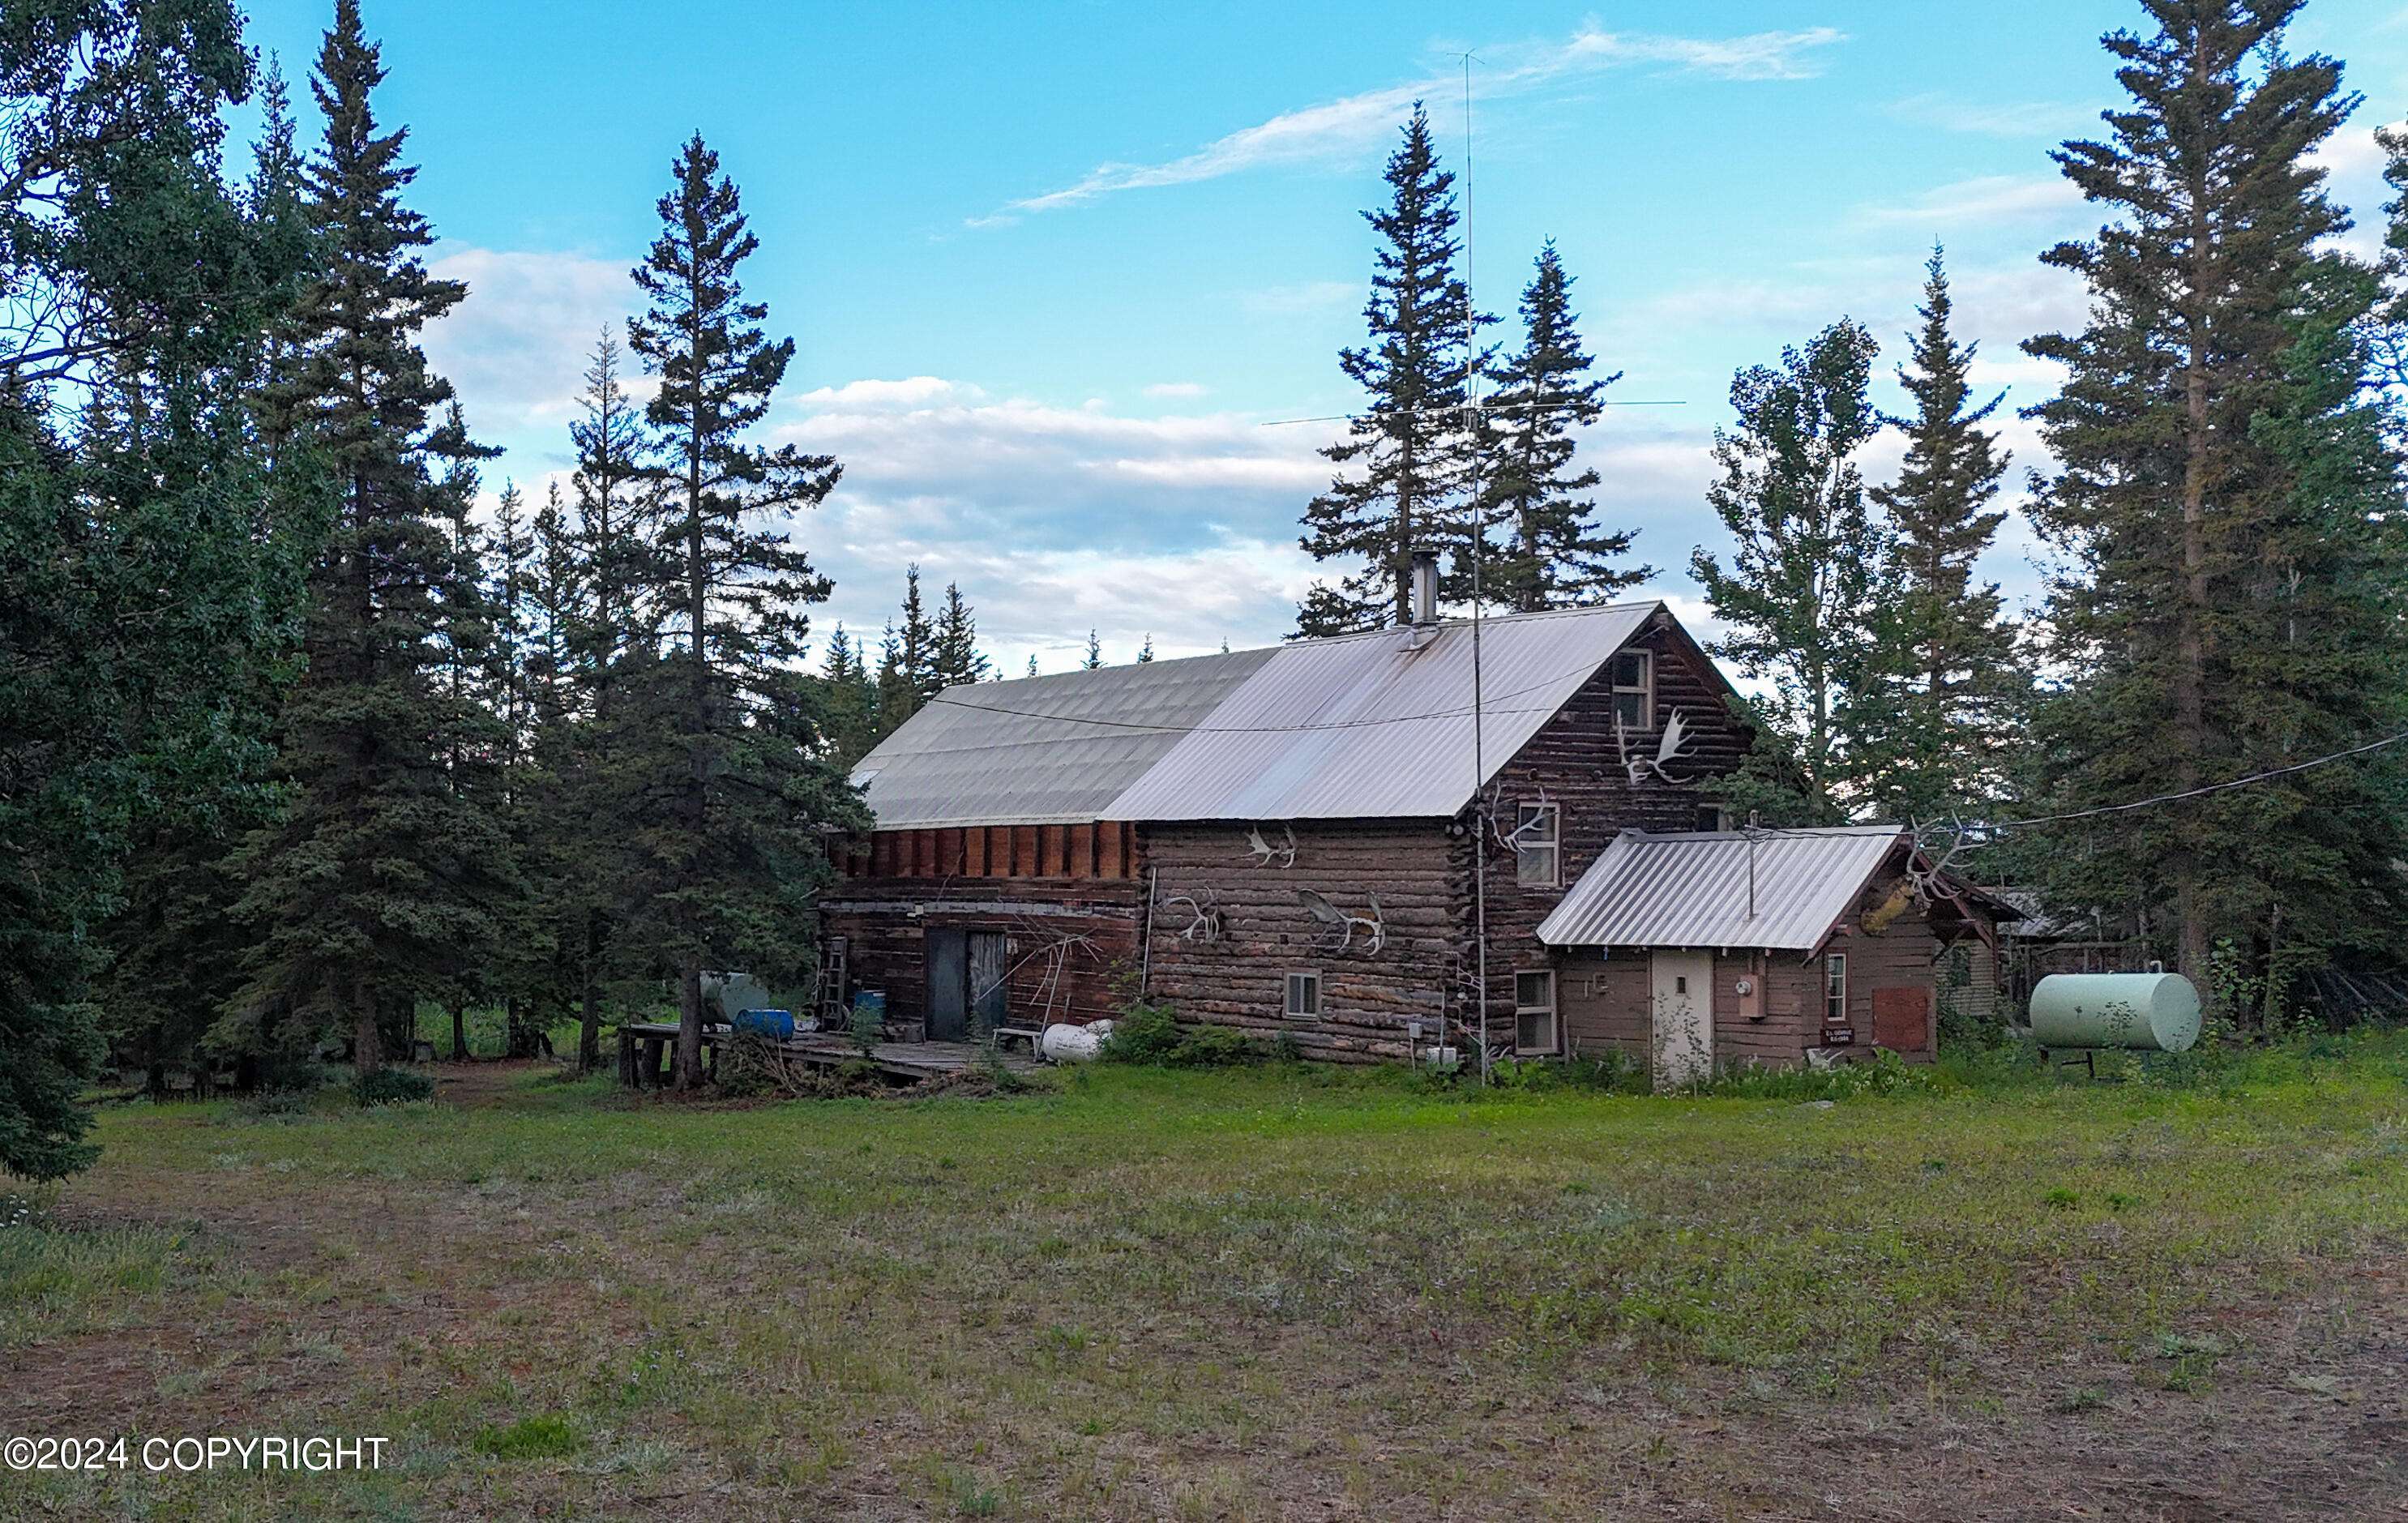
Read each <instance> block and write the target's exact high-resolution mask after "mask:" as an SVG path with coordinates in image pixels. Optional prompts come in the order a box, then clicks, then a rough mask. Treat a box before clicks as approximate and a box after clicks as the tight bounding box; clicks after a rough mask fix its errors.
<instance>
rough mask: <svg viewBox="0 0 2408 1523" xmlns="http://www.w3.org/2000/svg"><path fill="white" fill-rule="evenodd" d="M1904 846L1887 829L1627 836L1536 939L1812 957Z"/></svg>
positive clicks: (1900, 834) (1898, 832) (1896, 832)
mask: <svg viewBox="0 0 2408 1523" xmlns="http://www.w3.org/2000/svg"><path fill="white" fill-rule="evenodd" d="M1906 839H1907V832H1906V831H1905V830H1904V829H1903V828H1902V827H1900V826H1894V825H1867V826H1841V827H1834V828H1832V829H1828V830H1817V831H1813V832H1812V833H1804V832H1801V833H1799V834H1794V835H1788V834H1770V833H1766V834H1759V835H1757V836H1756V839H1755V841H1754V843H1753V844H1752V845H1751V843H1750V839H1749V835H1748V833H1747V832H1745V831H1740V830H1718V831H1696V832H1689V833H1684V834H1677V835H1651V834H1648V833H1647V832H1645V831H1641V830H1626V831H1624V832H1623V833H1622V834H1621V835H1619V836H1616V837H1615V838H1614V839H1613V841H1612V842H1611V843H1609V844H1608V845H1607V846H1606V848H1605V851H1604V853H1603V854H1602V855H1599V856H1598V859H1597V863H1596V865H1595V866H1593V867H1591V868H1590V869H1588V870H1587V871H1586V872H1584V873H1583V874H1581V879H1580V882H1579V883H1577V884H1573V885H1572V888H1571V892H1570V893H1569V894H1566V895H1565V896H1564V898H1563V902H1562V903H1560V904H1558V905H1556V906H1555V912H1554V913H1552V914H1550V915H1548V916H1547V918H1546V919H1544V920H1542V921H1541V922H1540V923H1539V940H1540V941H1544V942H1546V943H1547V944H1548V945H1549V946H1654V947H1764V948H1767V949H1770V950H1774V951H1794V952H1812V951H1813V950H1814V949H1815V948H1816V947H1818V946H1820V945H1822V943H1823V939H1824V938H1825V937H1826V936H1827V935H1828V934H1829V933H1830V929H1831V927H1833V926H1834V925H1836V924H1837V923H1838V922H1839V920H1840V917H1841V916H1842V915H1844V914H1846V913H1847V912H1848V911H1849V910H1850V908H1852V907H1853V906H1854V905H1855V904H1856V898H1857V897H1858V896H1859V895H1861V894H1862V893H1863V892H1864V891H1865V886H1866V885H1867V884H1869V883H1871V880H1872V876H1873V874H1874V873H1876V872H1878V871H1879V870H1880V869H1881V866H1882V863H1883V862H1884V861H1885V860H1886V859H1887V858H1888V856H1889V855H1890V853H1891V852H1892V850H1894V849H1895V848H1896V847H1897V846H1898V844H1899V841H1903V840H1906ZM1751 855H1753V856H1754V858H1755V870H1756V895H1755V898H1756V907H1755V913H1754V914H1753V915H1751V914H1750V913H1749V912H1748V859H1749V857H1750V856H1751Z"/></svg>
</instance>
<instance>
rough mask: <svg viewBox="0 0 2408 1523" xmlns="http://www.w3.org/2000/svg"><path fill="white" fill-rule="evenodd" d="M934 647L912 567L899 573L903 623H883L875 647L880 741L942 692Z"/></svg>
mask: <svg viewBox="0 0 2408 1523" xmlns="http://www.w3.org/2000/svg"><path fill="white" fill-rule="evenodd" d="M936 645H937V629H936V625H934V624H932V623H931V622H930V621H929V618H928V609H927V604H926V603H925V601H924V600H923V599H922V598H921V596H920V568H919V566H918V565H917V564H913V565H911V566H908V567H905V568H904V569H903V622H902V623H901V624H900V625H897V624H896V622H895V621H894V620H892V619H889V620H888V621H886V634H885V638H884V639H882V641H881V642H880V645H879V660H878V678H877V686H878V734H879V738H880V739H881V740H883V739H884V738H885V737H887V736H889V735H892V734H894V733H895V732H896V730H898V729H900V728H902V727H903V722H904V721H905V720H907V719H909V718H910V717H911V716H912V715H913V714H915V713H918V712H919V711H920V709H921V706H922V705H924V704H925V703H926V702H927V701H928V700H929V699H930V698H933V697H936V696H937V695H938V694H939V693H941V692H943V691H944V684H943V683H941V682H938V681H937V665H936Z"/></svg>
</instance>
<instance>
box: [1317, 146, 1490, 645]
mask: <svg viewBox="0 0 2408 1523" xmlns="http://www.w3.org/2000/svg"><path fill="white" fill-rule="evenodd" d="M1385 179H1386V180H1387V183H1388V188H1389V202H1388V205H1387V206H1386V207H1384V208H1381V209H1380V210H1377V211H1367V212H1365V213H1364V214H1363V215H1364V218H1365V220H1366V221H1368V222H1369V223H1370V224H1371V226H1372V229H1373V230H1374V231H1375V232H1377V233H1378V234H1379V237H1380V243H1379V247H1378V249H1377V251H1375V253H1374V254H1373V261H1374V265H1373V273H1372V276H1371V295H1370V299H1369V301H1368V302H1367V303H1365V305H1364V308H1363V316H1364V318H1365V320H1366V321H1367V322H1368V323H1369V324H1370V338H1371V341H1370V342H1369V344H1367V345H1365V346H1364V347H1363V348H1360V349H1345V350H1340V352H1339V355H1338V366H1339V368H1340V370H1343V371H1344V372H1345V373H1346V378H1347V379H1348V380H1349V381H1354V382H1355V384H1356V385H1358V386H1360V387H1362V388H1363V390H1364V392H1365V394H1366V402H1365V406H1364V410H1363V411H1362V412H1361V413H1360V414H1358V415H1357V416H1356V417H1355V419H1354V420H1353V421H1352V422H1351V423H1350V424H1348V425H1347V429H1346V437H1345V438H1342V439H1340V441H1339V442H1337V443H1335V444H1332V445H1330V446H1328V447H1327V448H1326V449H1324V450H1323V451H1322V452H1321V453H1322V454H1323V455H1324V456H1325V457H1326V458H1327V459H1328V460H1329V461H1330V462H1331V463H1333V464H1334V465H1336V466H1338V467H1340V471H1339V474H1338V475H1337V476H1336V477H1334V478H1333V479H1332V480H1331V481H1330V483H1329V490H1327V491H1326V492H1324V493H1323V494H1322V495H1321V496H1317V497H1315V498H1313V499H1312V501H1311V502H1310V503H1308V504H1306V505H1305V510H1304V535H1303V538H1302V541H1301V542H1302V544H1303V546H1304V548H1305V549H1306V550H1307V551H1309V552H1311V553H1312V557H1313V559H1315V560H1317V561H1337V562H1340V563H1342V564H1343V565H1345V566H1346V567H1348V568H1349V569H1347V570H1346V571H1345V572H1344V573H1343V574H1342V575H1341V576H1340V578H1339V580H1338V582H1336V583H1335V584H1334V585H1333V584H1331V583H1328V582H1315V583H1314V584H1313V586H1312V590H1311V592H1309V593H1308V594H1307V595H1306V596H1305V599H1304V603H1303V605H1302V607H1301V608H1299V609H1298V611H1297V634H1298V635H1300V636H1303V637H1306V638H1308V639H1309V638H1312V637H1316V636H1321V635H1336V634H1345V633H1349V632H1351V631H1354V630H1357V629H1375V628H1379V627H1382V626H1383V625H1389V624H1399V625H1402V624H1410V623H1412V616H1413V615H1412V609H1413V586H1412V555H1413V552H1414V551H1416V550H1435V551H1438V552H1440V553H1441V555H1442V556H1444V555H1447V554H1448V553H1450V552H1451V553H1452V557H1451V564H1452V568H1451V569H1447V570H1445V571H1444V572H1443V573H1442V576H1441V595H1442V596H1447V597H1450V598H1453V597H1460V596H1466V595H1468V593H1469V587H1470V562H1469V556H1468V554H1467V553H1466V552H1467V551H1468V549H1469V535H1470V530H1469V518H1470V515H1469V511H1468V509H1469V493H1470V491H1471V489H1472V479H1473V475H1474V469H1475V465H1476V436H1477V432H1478V431H1477V430H1476V429H1474V428H1472V427H1471V426H1470V416H1471V415H1470V412H1469V407H1468V404H1469V401H1470V384H1471V378H1472V374H1473V370H1474V367H1475V366H1477V365H1478V364H1479V363H1480V361H1479V359H1478V357H1477V356H1475V355H1474V354H1473V352H1472V345H1473V342H1474V338H1473V330H1474V327H1475V325H1476V321H1486V320H1485V319H1480V320H1475V319H1474V317H1473V315H1472V311H1471V297H1470V294H1469V291H1468V290H1467V288H1466V287H1465V285H1464V283H1463V280H1461V279H1460V278H1459V277H1458V276H1457V275H1456V274H1455V253H1456V251H1458V250H1459V249H1460V247H1461V242H1460V240H1459V239H1458V238H1457V237H1456V236H1455V176H1454V175H1453V174H1451V173H1449V172H1447V171H1445V170H1442V169H1441V168H1440V167H1439V166H1438V151H1437V149H1436V148H1435V147H1434V146H1433V144H1432V142H1431V139H1430V125H1429V114H1428V113H1427V112H1426V111H1425V110H1423V109H1422V108H1421V106H1420V104H1419V103H1418V102H1417V103H1415V105H1414V107H1413V114H1412V118H1411V120H1409V121H1408V122H1406V123H1405V127H1404V142H1403V143H1402V145H1400V146H1399V147H1398V149H1397V151H1396V152H1394V153H1393V154H1391V155H1390V156H1389V158H1388V165H1387V169H1386V173H1385ZM1443 564H1445V563H1442V565H1443Z"/></svg>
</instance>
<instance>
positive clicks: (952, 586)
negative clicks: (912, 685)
mask: <svg viewBox="0 0 2408 1523" xmlns="http://www.w3.org/2000/svg"><path fill="white" fill-rule="evenodd" d="M928 664H929V677H928V682H929V686H930V687H931V688H932V689H933V690H934V691H933V692H931V693H930V694H929V697H935V696H936V694H938V693H941V692H943V691H944V690H945V689H946V688H949V687H953V686H956V685H958V684H960V683H963V682H985V681H986V680H987V679H988V678H989V677H991V676H993V675H994V674H995V663H993V662H992V661H989V660H988V659H987V658H986V656H985V654H983V653H982V652H981V651H980V650H979V648H978V619H977V618H976V616H975V615H974V614H973V613H972V612H971V610H970V606H969V603H968V601H967V600H966V599H965V598H964V597H963V596H962V589H961V586H960V584H959V583H957V582H947V583H945V601H944V603H943V605H942V606H941V607H939V609H938V610H937V622H936V625H935V627H934V628H933V629H932V630H931V631H930V633H929V637H928Z"/></svg>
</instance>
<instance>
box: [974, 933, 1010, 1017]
mask: <svg viewBox="0 0 2408 1523" xmlns="http://www.w3.org/2000/svg"><path fill="white" fill-rule="evenodd" d="M1009 950H1010V945H1009V943H1008V942H1006V941H1005V940H1004V936H1003V932H1001V931H972V932H970V1001H969V1003H970V1020H971V1025H970V1034H971V1035H972V1036H980V1037H982V1036H985V1035H986V1034H987V1033H988V1032H990V1031H993V1030H995V1029H996V1027H1002V1026H1007V1025H1010V1024H1011V1022H1010V1019H1009V1017H1010V1015H1011V1000H1010V995H1011V988H1010V979H1011V962H1010V961H1009V960H1008V958H1007V956H1006V954H1007V953H1008V952H1009Z"/></svg>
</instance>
